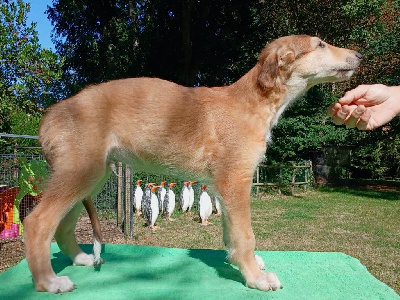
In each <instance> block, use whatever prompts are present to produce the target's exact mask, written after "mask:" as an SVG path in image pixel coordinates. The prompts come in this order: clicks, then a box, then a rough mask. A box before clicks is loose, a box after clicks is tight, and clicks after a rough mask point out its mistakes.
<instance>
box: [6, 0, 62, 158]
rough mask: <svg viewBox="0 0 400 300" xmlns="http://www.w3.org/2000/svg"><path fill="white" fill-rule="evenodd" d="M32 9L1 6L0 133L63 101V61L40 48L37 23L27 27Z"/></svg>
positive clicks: (14, 3) (8, 4)
mask: <svg viewBox="0 0 400 300" xmlns="http://www.w3.org/2000/svg"><path fill="white" fill-rule="evenodd" d="M29 7H30V5H29V3H24V2H23V1H22V0H18V1H11V0H10V1H6V2H3V3H2V4H0V12H1V14H0V48H1V49H2V50H1V52H0V132H12V129H13V126H14V125H17V124H16V123H19V125H18V126H22V124H21V120H22V119H25V120H26V121H27V122H29V117H28V115H41V111H42V110H43V108H44V107H46V106H47V105H49V104H50V103H53V102H55V100H56V99H59V98H60V93H61V92H60V91H61V87H62V86H61V82H60V81H59V79H60V78H61V75H62V71H61V65H62V60H61V59H60V58H59V57H58V55H57V54H55V53H53V52H51V51H50V50H47V49H41V47H40V45H39V43H38V36H37V32H36V30H35V26H36V24H34V23H32V24H30V25H27V14H28V13H29ZM16 115H18V116H19V117H18V118H16ZM23 115H25V116H26V118H25V117H23ZM13 121H15V122H14V123H13ZM35 123H37V121H36V119H35ZM1 143H3V144H2V145H3V147H4V143H5V142H4V140H1ZM0 146H1V145H0ZM3 149H4V148H3ZM3 151H4V150H3Z"/></svg>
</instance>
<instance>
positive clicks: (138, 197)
mask: <svg viewBox="0 0 400 300" xmlns="http://www.w3.org/2000/svg"><path fill="white" fill-rule="evenodd" d="M141 183H142V180H140V179H139V180H137V181H136V187H135V191H134V193H133V205H134V207H135V212H136V214H137V215H138V216H140V215H141V214H142V198H143V190H142V188H141V187H140V184H141Z"/></svg>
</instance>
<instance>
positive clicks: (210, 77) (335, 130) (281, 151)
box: [48, 0, 400, 174]
mask: <svg viewBox="0 0 400 300" xmlns="http://www.w3.org/2000/svg"><path fill="white" fill-rule="evenodd" d="M399 6H400V4H399V0H393V1H384V0H371V1H364V0H351V1H348V0H328V1H322V0H309V1H306V0H294V1H293V0H291V1H289V0H270V1H266V0H252V1H239V0H230V1H211V0H182V1H173V0H151V1H150V0H140V1H133V0H102V1H89V0H82V1H73V0H53V3H52V7H50V8H49V9H48V13H49V16H50V18H51V20H52V22H53V24H54V26H55V37H56V41H57V50H58V52H59V54H61V55H62V56H65V58H66V61H65V67H64V71H65V72H64V74H65V76H66V77H67V78H66V80H67V81H66V82H69V84H68V87H69V93H73V92H76V91H77V90H79V89H81V88H82V87H83V86H85V85H87V84H93V83H99V82H103V81H106V80H110V79H117V78H123V77H136V76H152V77H161V78H164V79H167V80H172V81H175V82H177V83H180V84H184V85H188V86H196V85H208V86H214V85H224V84H229V83H232V82H233V81H235V80H237V79H238V78H239V77H240V76H242V75H243V74H244V73H245V72H246V71H247V70H249V69H250V68H251V67H252V66H253V65H254V64H255V63H256V61H257V55H258V53H259V52H260V51H261V49H262V48H263V47H264V45H265V44H266V43H267V42H269V41H271V40H273V39H275V38H278V37H280V36H284V35H290V34H309V35H313V36H314V35H316V36H319V37H321V38H322V39H324V40H326V41H327V42H328V43H331V44H334V45H336V46H340V47H347V48H352V49H354V50H358V51H360V52H362V54H363V55H364V59H363V63H362V66H361V67H360V68H359V70H358V71H357V73H356V75H355V76H354V77H353V79H352V81H351V82H350V83H340V84H331V85H323V86H318V87H315V88H313V89H312V90H311V91H310V92H309V93H308V94H307V95H306V96H305V97H304V98H302V99H300V100H298V101H297V102H296V103H295V104H294V105H293V106H292V107H291V108H290V109H289V110H288V111H287V112H286V113H285V114H284V115H283V117H282V118H281V120H280V122H279V123H278V125H277V127H276V128H275V129H274V131H273V135H274V142H273V144H272V145H270V146H269V151H268V154H267V157H268V159H269V160H270V161H275V162H276V161H281V160H282V158H284V159H286V160H293V159H297V158H299V157H300V158H310V153H311V152H312V151H315V150H317V149H320V148H321V147H322V146H324V145H331V144H347V143H351V144H354V145H357V147H356V150H355V152H356V154H357V151H358V149H363V151H364V150H365V151H366V152H364V153H375V152H374V151H372V150H373V149H371V143H370V139H371V137H374V138H376V139H379V140H380V141H382V147H380V148H379V155H382V157H388V155H387V154H389V152H390V151H394V150H393V147H397V146H396V145H397V144H396V143H393V147H391V148H389V147H386V145H388V144H389V143H388V142H387V139H388V137H389V135H387V134H385V133H383V132H382V130H377V131H376V132H375V133H364V132H359V131H357V130H347V129H345V128H343V127H337V126H334V125H333V124H332V123H331V121H330V120H329V118H328V117H327V116H326V108H327V107H328V106H329V104H331V103H332V102H335V101H337V99H338V98H339V97H340V95H342V94H343V93H344V91H345V89H347V88H349V87H354V86H356V85H358V84H360V83H375V82H381V83H386V84H399V73H400V71H399V67H398V66H399V64H398V62H399V60H400V54H399V51H398V49H399V41H400V22H399V10H400V8H399ZM66 85H67V84H66ZM398 130H399V127H398V126H397V123H392V125H391V127H390V131H391V132H398ZM389 149H391V150H389ZM367 150H368V151H367ZM395 151H397V150H395ZM379 155H371V156H370V159H373V160H374V159H375V162H374V163H372V164H370V165H367V164H362V163H361V161H360V162H357V161H355V164H356V165H357V166H359V168H367V167H368V168H375V167H376V165H377V164H380V163H382V164H386V163H387V162H386V161H385V160H384V159H383V160H378V157H380V156H379ZM355 157H356V159H361V157H362V154H361V152H360V155H355ZM357 157H358V158H357ZM394 169H396V168H389V167H388V168H386V169H385V170H386V171H387V172H389V170H394ZM397 169H398V168H397ZM386 171H385V172H386ZM385 172H380V174H384V173H385Z"/></svg>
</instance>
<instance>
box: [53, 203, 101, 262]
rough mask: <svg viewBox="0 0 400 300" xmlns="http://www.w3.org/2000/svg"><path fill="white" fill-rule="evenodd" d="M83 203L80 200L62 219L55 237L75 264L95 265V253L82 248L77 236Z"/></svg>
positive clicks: (62, 249)
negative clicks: (77, 223) (76, 229)
mask: <svg viewBox="0 0 400 300" xmlns="http://www.w3.org/2000/svg"><path fill="white" fill-rule="evenodd" d="M82 208H83V203H82V202H81V201H79V202H78V203H77V204H75V206H74V207H73V208H72V209H71V210H70V212H69V213H68V214H67V215H66V216H65V217H64V218H63V219H62V220H61V222H60V224H59V225H58V227H57V231H56V234H55V236H54V237H55V239H56V241H57V244H58V246H59V247H60V250H61V251H62V252H63V253H64V254H65V255H66V256H68V257H69V258H70V259H71V260H72V262H73V264H74V266H88V267H90V266H94V265H95V261H94V255H93V254H87V253H85V252H83V251H82V250H81V248H80V247H79V245H78V243H77V241H76V238H75V226H76V222H77V220H78V218H79V215H80V212H81V211H82Z"/></svg>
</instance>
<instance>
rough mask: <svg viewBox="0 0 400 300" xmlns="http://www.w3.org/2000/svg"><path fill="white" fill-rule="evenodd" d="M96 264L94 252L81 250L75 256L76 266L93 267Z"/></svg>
mask: <svg viewBox="0 0 400 300" xmlns="http://www.w3.org/2000/svg"><path fill="white" fill-rule="evenodd" d="M94 265H95V260H94V255H93V254H86V253H84V252H81V253H79V254H78V255H77V256H75V259H74V266H87V267H92V266H94Z"/></svg>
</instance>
